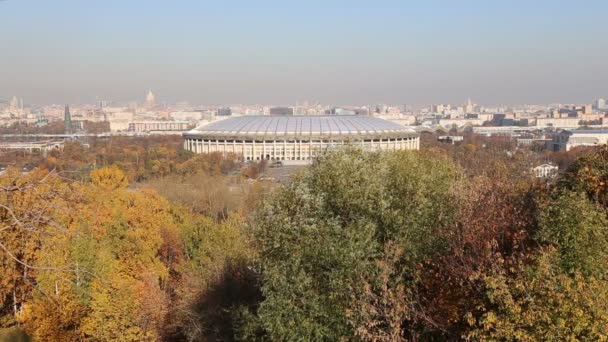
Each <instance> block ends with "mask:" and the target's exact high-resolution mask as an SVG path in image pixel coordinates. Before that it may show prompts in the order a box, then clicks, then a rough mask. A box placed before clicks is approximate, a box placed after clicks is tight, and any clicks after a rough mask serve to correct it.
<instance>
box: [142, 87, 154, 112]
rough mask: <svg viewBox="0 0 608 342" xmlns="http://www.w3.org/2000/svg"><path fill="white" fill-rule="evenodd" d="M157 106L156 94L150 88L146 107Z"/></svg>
mask: <svg viewBox="0 0 608 342" xmlns="http://www.w3.org/2000/svg"><path fill="white" fill-rule="evenodd" d="M154 106H156V96H155V95H154V93H152V90H148V94H146V102H145V103H144V107H145V108H146V109H151V108H154Z"/></svg>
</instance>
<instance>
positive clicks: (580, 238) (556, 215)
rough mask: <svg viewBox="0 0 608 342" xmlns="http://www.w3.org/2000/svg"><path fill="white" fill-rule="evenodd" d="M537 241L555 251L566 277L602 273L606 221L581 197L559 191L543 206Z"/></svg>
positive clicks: (607, 244) (606, 261) (606, 257)
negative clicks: (551, 247) (546, 244)
mask: <svg viewBox="0 0 608 342" xmlns="http://www.w3.org/2000/svg"><path fill="white" fill-rule="evenodd" d="M537 239H538V241H540V242H541V243H548V244H551V245H553V246H556V247H557V248H558V251H559V255H560V265H561V267H562V268H563V269H564V271H566V272H568V273H571V274H574V273H577V272H579V273H582V274H583V275H594V276H596V277H601V276H602V275H604V274H605V273H606V266H608V218H607V217H606V212H605V211H603V210H602V209H601V208H600V207H599V206H598V205H596V204H594V203H592V202H590V201H589V199H587V196H586V195H585V194H584V193H577V192H570V191H561V192H558V193H557V194H556V195H555V198H553V199H551V200H550V201H549V202H548V203H546V204H545V205H544V206H543V208H542V211H541V213H540V229H539V232H538V234H537Z"/></svg>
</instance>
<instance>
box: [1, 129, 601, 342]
mask: <svg viewBox="0 0 608 342" xmlns="http://www.w3.org/2000/svg"><path fill="white" fill-rule="evenodd" d="M180 144H181V141H180V139H179V138H174V137H164V138H162V137H158V138H115V139H109V140H108V139H106V140H95V141H89V142H87V144H86V145H84V144H82V143H79V142H73V143H68V144H66V146H65V148H64V150H63V151H54V152H53V153H52V154H51V155H49V156H46V157H43V156H24V155H5V156H0V163H5V164H6V165H7V166H8V168H7V169H6V171H4V172H3V173H2V174H1V175H0V221H1V222H0V340H9V341H10V340H12V341H29V340H33V341H443V340H449V341H459V340H465V341H479V340H490V341H496V340H500V341H538V340H573V341H574V340H606V339H608V275H607V274H606V269H607V266H608V147H597V148H587V149H577V150H573V151H570V152H544V151H538V150H535V149H534V148H518V147H517V146H514V144H513V143H512V142H511V141H510V140H508V139H502V138H483V137H476V136H468V137H467V138H466V140H465V142H464V143H462V144H459V145H449V144H441V143H437V142H436V139H434V137H432V136H427V137H423V143H422V148H421V150H420V151H399V152H365V151H362V150H359V149H357V148H354V147H346V148H343V149H336V150H329V151H327V152H325V153H324V154H323V155H322V156H321V157H319V158H318V159H317V160H315V162H314V163H313V164H312V165H310V166H308V167H304V168H301V169H300V170H298V171H296V172H294V173H293V174H292V175H291V177H290V179H289V180H288V181H287V182H284V183H280V184H279V183H276V182H271V181H267V180H264V179H263V177H260V176H261V175H263V174H265V173H266V172H268V170H269V167H268V166H267V165H265V164H264V163H259V164H255V163H253V164H246V163H243V162H241V161H239V159H238V157H237V156H225V157H223V156H221V155H215V154H211V155H194V154H191V153H189V152H186V151H183V150H182V149H181V145H180ZM545 161H551V162H553V163H555V164H556V165H559V166H560V169H561V172H560V175H559V176H558V177H557V178H556V179H551V180H539V179H535V178H534V177H533V176H532V175H531V173H530V171H529V170H530V167H532V166H534V165H535V164H537V163H539V162H545ZM24 165H27V166H28V169H29V168H31V171H28V172H24V171H23V168H22V167H23V166H24Z"/></svg>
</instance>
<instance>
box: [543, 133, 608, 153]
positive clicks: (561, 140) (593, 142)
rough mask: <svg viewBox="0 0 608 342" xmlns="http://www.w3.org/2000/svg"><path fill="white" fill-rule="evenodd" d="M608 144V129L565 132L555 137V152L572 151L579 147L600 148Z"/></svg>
mask: <svg viewBox="0 0 608 342" xmlns="http://www.w3.org/2000/svg"><path fill="white" fill-rule="evenodd" d="M606 144H608V129H596V130H565V131H562V132H560V133H558V134H555V136H554V137H553V149H554V150H555V151H570V150H571V149H572V148H574V147H577V146H598V145H606Z"/></svg>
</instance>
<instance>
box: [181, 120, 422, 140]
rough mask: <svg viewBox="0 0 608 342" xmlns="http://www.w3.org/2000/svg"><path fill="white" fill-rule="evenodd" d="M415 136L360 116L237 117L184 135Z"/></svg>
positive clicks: (392, 125)
mask: <svg viewBox="0 0 608 342" xmlns="http://www.w3.org/2000/svg"><path fill="white" fill-rule="evenodd" d="M387 133H388V134H391V133H397V134H403V133H410V134H415V132H414V131H413V130H411V129H409V128H406V127H404V126H401V125H399V124H397V123H394V122H390V121H387V120H383V119H380V118H375V117H370V116H362V115H344V116H337V115H331V116H329V115H327V116H240V117H232V118H229V119H225V120H221V121H215V122H213V123H210V124H208V125H205V126H202V127H198V128H196V129H194V130H192V131H190V132H188V133H186V134H187V135H222V136H250V137H278V136H291V137H302V138H306V137H309V136H330V137H338V136H359V135H383V134H387Z"/></svg>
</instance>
